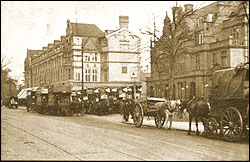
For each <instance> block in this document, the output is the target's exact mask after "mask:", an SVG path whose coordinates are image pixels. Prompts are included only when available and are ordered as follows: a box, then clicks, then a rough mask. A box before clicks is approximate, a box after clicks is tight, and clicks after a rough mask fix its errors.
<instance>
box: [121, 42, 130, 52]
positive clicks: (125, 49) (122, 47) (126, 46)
mask: <svg viewBox="0 0 250 162" xmlns="http://www.w3.org/2000/svg"><path fill="white" fill-rule="evenodd" d="M128 49H129V45H128V44H120V50H121V51H127V50H128Z"/></svg>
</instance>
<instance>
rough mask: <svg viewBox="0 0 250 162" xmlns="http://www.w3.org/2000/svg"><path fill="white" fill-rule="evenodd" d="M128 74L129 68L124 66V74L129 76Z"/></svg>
mask: <svg viewBox="0 0 250 162" xmlns="http://www.w3.org/2000/svg"><path fill="white" fill-rule="evenodd" d="M127 73H128V67H127V66H123V67H122V74H127Z"/></svg>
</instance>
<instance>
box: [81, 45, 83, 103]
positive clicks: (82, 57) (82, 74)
mask: <svg viewBox="0 0 250 162" xmlns="http://www.w3.org/2000/svg"><path fill="white" fill-rule="evenodd" d="M83 92H84V85H83V44H82V95H81V96H82V99H83Z"/></svg>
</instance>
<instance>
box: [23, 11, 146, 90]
mask: <svg viewBox="0 0 250 162" xmlns="http://www.w3.org/2000/svg"><path fill="white" fill-rule="evenodd" d="M119 23H120V28H119V29H117V30H106V31H105V32H102V31H101V30H100V29H99V28H98V27H97V26H96V25H95V24H84V23H72V22H70V21H69V20H67V28H66V35H65V36H61V39H60V40H55V41H54V43H53V44H52V43H50V44H48V46H47V47H43V48H42V50H29V49H28V50H27V57H26V59H25V85H26V87H35V86H42V87H49V86H51V85H70V86H71V87H72V90H81V86H82V58H83V70H84V71H83V79H84V80H83V81H84V87H88V88H91V87H105V86H107V87H118V86H130V85H133V84H134V83H137V84H140V83H141V82H140V79H139V78H138V77H137V79H136V80H132V79H131V76H132V74H134V75H136V76H139V72H140V69H139V67H140V66H139V64H140V62H139V55H140V53H139V50H140V49H139V48H140V38H139V37H138V36H136V35H135V34H133V33H132V32H131V31H130V30H129V29H128V23H129V17H128V16H120V17H119Z"/></svg>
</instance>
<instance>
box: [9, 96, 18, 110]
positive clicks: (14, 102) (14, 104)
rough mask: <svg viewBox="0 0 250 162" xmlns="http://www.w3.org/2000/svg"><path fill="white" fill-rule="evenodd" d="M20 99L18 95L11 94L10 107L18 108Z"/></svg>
mask: <svg viewBox="0 0 250 162" xmlns="http://www.w3.org/2000/svg"><path fill="white" fill-rule="evenodd" d="M17 101H18V99H17V97H14V96H11V97H10V98H9V105H8V106H9V109H11V108H13V107H14V108H16V109H17V108H18V102H17Z"/></svg>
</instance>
